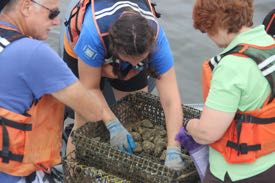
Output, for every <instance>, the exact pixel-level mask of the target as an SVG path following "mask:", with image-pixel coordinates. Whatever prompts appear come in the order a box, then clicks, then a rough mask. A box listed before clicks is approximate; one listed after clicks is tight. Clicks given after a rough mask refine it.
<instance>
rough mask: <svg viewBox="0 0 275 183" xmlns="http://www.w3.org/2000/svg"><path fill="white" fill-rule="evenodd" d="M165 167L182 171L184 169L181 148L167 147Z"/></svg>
mask: <svg viewBox="0 0 275 183" xmlns="http://www.w3.org/2000/svg"><path fill="white" fill-rule="evenodd" d="M165 166H167V167H168V168H171V169H174V170H181V169H183V168H184V162H183V160H182V157H181V149H180V148H179V147H167V151H166V158H165Z"/></svg>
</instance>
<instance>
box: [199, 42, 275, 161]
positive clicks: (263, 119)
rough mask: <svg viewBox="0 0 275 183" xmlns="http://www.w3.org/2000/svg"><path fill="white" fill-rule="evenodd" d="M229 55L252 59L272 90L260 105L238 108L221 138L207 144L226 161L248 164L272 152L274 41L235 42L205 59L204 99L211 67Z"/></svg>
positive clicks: (274, 148) (274, 138) (274, 127)
mask: <svg viewBox="0 0 275 183" xmlns="http://www.w3.org/2000/svg"><path fill="white" fill-rule="evenodd" d="M229 54H233V55H237V56H243V57H249V58H251V59H252V60H254V61H255V62H256V63H257V64H258V67H259V69H260V70H261V71H262V74H263V75H264V76H265V77H266V78H267V80H268V82H269V84H270V86H271V90H272V92H271V95H270V97H268V99H267V100H266V102H265V103H264V105H263V106H262V108H260V109H255V110H251V111H244V112H240V111H238V112H237V113H236V115H235V117H234V120H233V121H232V123H231V125H230V126H229V128H228V129H227V131H226V132H225V134H224V135H223V136H222V138H221V139H219V140H218V141H216V142H214V143H213V144H211V145H210V146H211V147H212V148H214V149H215V150H217V151H218V152H220V153H221V154H222V155H223V156H224V158H225V160H226V161H227V162H228V163H251V162H254V161H255V160H256V159H257V158H258V157H261V156H263V155H266V154H269V153H271V152H274V151H275V99H274V97H275V74H274V70H275V68H274V67H275V44H273V45H270V46H267V47H260V46H255V45H247V44H242V45H238V46H236V47H235V48H233V49H232V50H230V51H228V52H226V53H224V54H221V55H218V56H215V57H213V58H212V59H211V60H210V61H206V62H204V64H203V74H202V81H203V86H202V88H203V98H204V100H206V98H207V95H208V91H209V88H210V81H211V78H212V70H213V69H214V68H215V66H216V65H218V64H219V62H220V61H221V59H222V58H223V57H225V56H226V55H229ZM252 82H253V81H252Z"/></svg>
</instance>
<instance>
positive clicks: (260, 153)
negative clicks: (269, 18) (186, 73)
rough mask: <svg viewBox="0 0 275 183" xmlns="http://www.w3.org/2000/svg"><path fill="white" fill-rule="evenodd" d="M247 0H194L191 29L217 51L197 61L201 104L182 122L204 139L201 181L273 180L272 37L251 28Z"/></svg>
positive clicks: (274, 43) (196, 137)
mask: <svg viewBox="0 0 275 183" xmlns="http://www.w3.org/2000/svg"><path fill="white" fill-rule="evenodd" d="M252 17H253V0H196V2H195V5H194V9H193V21H194V27H195V29H198V30H200V31H201V32H203V33H206V34H207V36H208V37H209V38H210V39H211V40H212V41H213V42H214V43H215V44H216V45H217V46H218V47H220V48H223V51H222V52H221V53H220V54H219V55H217V56H215V57H213V58H211V59H210V60H208V61H207V62H205V63H204V64H203V78H202V79H203V95H204V100H205V105H204V108H203V112H202V115H201V117H200V119H191V120H189V121H188V122H187V123H185V124H184V127H185V129H186V131H187V132H188V134H189V135H191V136H192V137H193V138H194V140H195V141H196V142H198V143H200V144H209V167H208V169H207V171H206V175H205V178H204V181H203V182H204V183H216V182H245V183H255V182H261V183H263V182H265V183H269V182H270V183H271V182H274V178H275V153H274V151H275V100H274V97H275V88H274V86H275V83H274V81H275V74H274V70H275V68H274V67H275V66H274V63H275V41H274V39H273V38H272V37H271V36H270V35H268V34H267V33H266V32H265V29H264V26H263V25H261V26H256V27H254V28H252V24H253V23H252Z"/></svg>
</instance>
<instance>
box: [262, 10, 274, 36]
mask: <svg viewBox="0 0 275 183" xmlns="http://www.w3.org/2000/svg"><path fill="white" fill-rule="evenodd" d="M263 24H264V25H265V30H266V32H267V33H268V34H269V35H271V36H273V38H275V9H273V10H272V11H271V12H269V13H268V14H267V15H266V17H265V18H264V21H263Z"/></svg>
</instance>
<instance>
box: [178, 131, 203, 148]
mask: <svg viewBox="0 0 275 183" xmlns="http://www.w3.org/2000/svg"><path fill="white" fill-rule="evenodd" d="M176 140H177V141H179V142H180V144H181V147H184V148H185V149H187V151H193V150H194V149H197V148H198V147H200V146H201V145H200V144H198V143H197V142H195V141H194V139H193V138H192V137H191V136H190V135H188V134H187V132H186V130H185V129H184V128H183V127H182V128H181V129H180V131H179V133H178V134H177V136H176Z"/></svg>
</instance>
